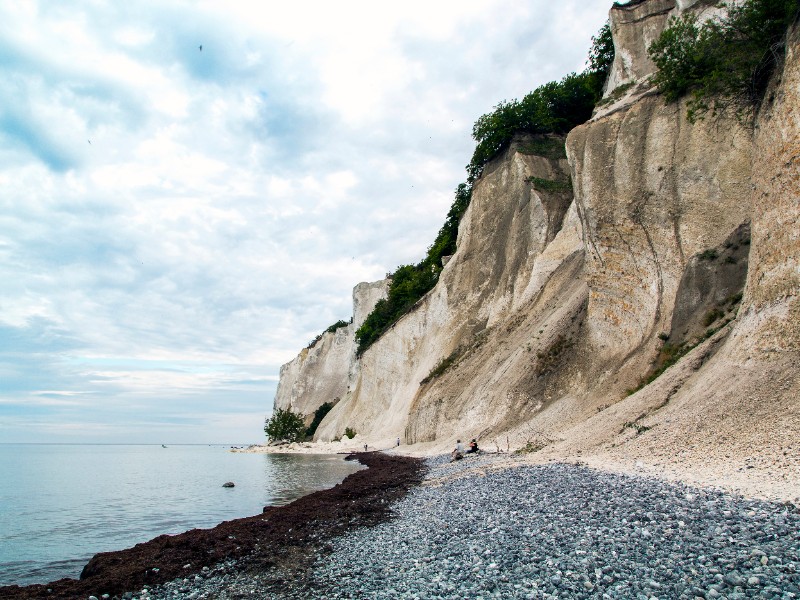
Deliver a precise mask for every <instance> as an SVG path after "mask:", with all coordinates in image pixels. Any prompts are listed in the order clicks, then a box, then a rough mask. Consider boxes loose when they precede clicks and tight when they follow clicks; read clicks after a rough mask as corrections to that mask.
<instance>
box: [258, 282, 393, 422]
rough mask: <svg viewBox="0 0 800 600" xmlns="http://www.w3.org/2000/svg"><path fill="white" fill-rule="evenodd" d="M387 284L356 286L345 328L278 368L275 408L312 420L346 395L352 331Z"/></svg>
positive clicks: (353, 349)
mask: <svg viewBox="0 0 800 600" xmlns="http://www.w3.org/2000/svg"><path fill="white" fill-rule="evenodd" d="M386 290H387V282H386V281H377V282H375V283H359V284H358V285H357V286H356V287H355V288H354V289H353V319H352V322H351V323H350V324H349V325H348V326H347V327H340V328H339V329H337V330H336V331H334V332H326V333H323V334H322V337H321V338H319V339H318V340H317V342H316V343H315V344H313V345H312V346H310V347H309V348H304V349H303V350H302V351H301V352H300V354H298V355H297V357H295V358H294V359H293V360H292V361H290V362H288V363H286V364H285V365H283V366H282V367H281V371H280V380H279V381H278V389H277V391H276V393H275V403H274V406H275V408H276V409H277V408H280V409H284V410H291V411H292V412H295V413H300V414H302V415H304V416H305V417H307V419H308V420H310V418H312V416H313V414H314V411H315V410H316V409H317V408H319V406H320V405H322V404H323V403H325V402H331V403H335V402H338V401H339V400H340V399H341V398H344V396H345V395H346V394H347V389H348V376H349V374H350V371H351V369H356V368H357V366H358V365H357V363H356V343H355V331H356V329H358V328H359V327H361V325H362V324H363V323H364V319H366V318H367V315H369V313H370V311H372V309H373V308H374V307H375V304H376V303H377V302H378V300H380V299H381V298H385V297H386Z"/></svg>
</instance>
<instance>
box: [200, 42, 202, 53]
mask: <svg viewBox="0 0 800 600" xmlns="http://www.w3.org/2000/svg"><path fill="white" fill-rule="evenodd" d="M202 51H203V44H200V52H202Z"/></svg>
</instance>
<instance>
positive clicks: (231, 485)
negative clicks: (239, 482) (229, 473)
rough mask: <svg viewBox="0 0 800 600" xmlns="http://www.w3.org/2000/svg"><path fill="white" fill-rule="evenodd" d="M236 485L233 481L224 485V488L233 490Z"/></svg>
mask: <svg viewBox="0 0 800 600" xmlns="http://www.w3.org/2000/svg"><path fill="white" fill-rule="evenodd" d="M235 485H236V484H234V483H233V482H232V481H226V482H225V483H223V484H222V487H225V488H232V487H235Z"/></svg>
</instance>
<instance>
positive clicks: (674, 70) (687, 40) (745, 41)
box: [649, 0, 800, 121]
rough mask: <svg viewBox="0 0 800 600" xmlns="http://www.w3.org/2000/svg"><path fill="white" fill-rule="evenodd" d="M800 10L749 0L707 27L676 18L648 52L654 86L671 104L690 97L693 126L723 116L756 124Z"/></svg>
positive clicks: (792, 4)
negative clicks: (706, 118)
mask: <svg viewBox="0 0 800 600" xmlns="http://www.w3.org/2000/svg"><path fill="white" fill-rule="evenodd" d="M799 7H800V2H798V0H747V1H746V2H744V3H743V4H740V5H738V6H737V5H729V6H728V11H727V12H726V13H725V16H723V17H717V18H714V19H711V20H709V21H706V22H705V23H699V22H698V20H697V17H696V16H695V15H693V14H690V13H687V14H685V15H683V16H682V17H680V18H673V19H672V20H671V22H670V25H669V27H667V29H665V30H664V32H663V33H662V34H661V36H660V37H659V38H658V39H657V40H656V41H655V42H653V44H652V45H651V46H650V48H649V53H650V57H651V58H652V59H653V62H654V63H655V64H656V66H657V67H658V72H657V73H656V74H655V76H654V78H653V83H655V84H656V86H658V89H659V90H660V91H661V93H663V94H664V97H665V99H666V100H667V102H673V101H675V100H678V99H679V98H682V97H685V96H689V101H688V114H689V119H690V120H692V121H694V120H695V119H701V118H703V117H704V116H705V115H706V114H711V116H716V115H718V114H721V113H725V112H733V113H734V114H736V115H737V116H738V117H739V118H740V119H742V120H745V119H748V118H752V117H753V116H754V115H755V110H756V108H757V107H758V105H759V104H760V103H761V100H762V99H763V97H764V93H765V91H766V89H767V86H768V84H769V79H770V77H771V76H772V73H773V72H774V70H775V67H776V65H777V64H778V63H779V62H780V61H781V60H782V58H783V56H784V52H785V37H786V31H787V29H788V28H789V26H790V25H791V24H792V23H794V22H795V20H796V19H797V15H798V8H799Z"/></svg>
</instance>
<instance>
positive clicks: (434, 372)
mask: <svg viewBox="0 0 800 600" xmlns="http://www.w3.org/2000/svg"><path fill="white" fill-rule="evenodd" d="M466 351H467V348H465V347H464V346H459V347H458V348H456V349H455V350H453V351H452V352H451V353H450V355H449V356H446V357H445V358H443V359H442V360H440V361H439V363H438V364H437V365H436V366H435V367H433V369H431V372H430V373H428V376H427V377H425V379H423V380H422V381H420V382H419V384H420V385H425V384H426V383H428V382H429V381H433V380H434V379H436V378H437V377H440V376H441V375H443V374H444V373H445V372H446V371H447V370H448V369H449V368H450V367H452V366H453V365H455V364H457V363H458V361H459V360H460V359H461V357H462V356H463V355H464V354H465V353H466Z"/></svg>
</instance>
